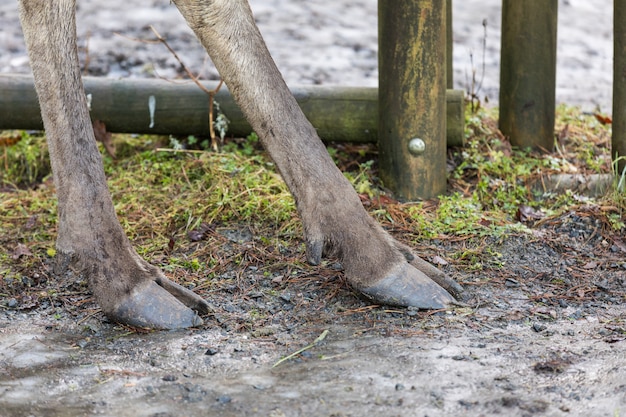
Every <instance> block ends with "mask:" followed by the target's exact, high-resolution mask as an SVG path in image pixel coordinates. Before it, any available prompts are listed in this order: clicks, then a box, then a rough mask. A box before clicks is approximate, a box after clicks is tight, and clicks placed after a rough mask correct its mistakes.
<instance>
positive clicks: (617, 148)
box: [611, 0, 626, 175]
mask: <svg viewBox="0 0 626 417" xmlns="http://www.w3.org/2000/svg"><path fill="white" fill-rule="evenodd" d="M613 13H614V18H613V33H614V35H613V42H614V45H613V137H612V139H611V157H612V158H614V159H615V158H618V157H622V158H626V0H615V1H614V3H613ZM624 167H626V161H625V160H620V162H619V165H618V170H619V172H618V174H620V175H621V173H622V170H623V169H624Z"/></svg>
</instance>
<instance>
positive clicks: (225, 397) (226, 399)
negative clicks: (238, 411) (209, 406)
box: [216, 395, 233, 404]
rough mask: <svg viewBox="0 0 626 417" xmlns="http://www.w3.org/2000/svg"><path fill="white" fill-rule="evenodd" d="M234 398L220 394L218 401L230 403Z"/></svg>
mask: <svg viewBox="0 0 626 417" xmlns="http://www.w3.org/2000/svg"><path fill="white" fill-rule="evenodd" d="M232 400H233V399H232V398H230V397H229V396H228V395H220V396H219V397H217V399H216V401H217V402H218V403H220V404H228V403H230V402H231V401H232Z"/></svg>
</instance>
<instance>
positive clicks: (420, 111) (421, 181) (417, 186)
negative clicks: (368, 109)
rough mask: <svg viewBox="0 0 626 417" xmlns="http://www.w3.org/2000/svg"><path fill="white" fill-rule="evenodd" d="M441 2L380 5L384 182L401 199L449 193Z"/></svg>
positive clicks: (401, 0) (388, 0) (393, 0)
mask: <svg viewBox="0 0 626 417" xmlns="http://www.w3.org/2000/svg"><path fill="white" fill-rule="evenodd" d="M445 19H446V16H445V2H443V1H440V0H379V2H378V22H379V23H378V24H379V37H378V39H379V48H378V49H379V53H378V57H379V74H380V75H379V106H380V107H379V117H380V118H379V125H378V127H379V129H378V132H379V137H378V141H379V149H380V168H381V178H382V179H383V181H384V183H385V185H386V186H387V187H389V188H390V189H392V190H393V191H394V192H395V193H396V195H397V196H398V197H399V198H401V199H406V200H415V199H420V198H431V197H434V196H436V195H438V194H441V193H443V192H445V190H446V140H445V132H446V117H445V111H446V107H445V105H446V101H445V100H446V94H445V92H446V67H445V56H446V55H445V54H446V25H445V21H446V20H445Z"/></svg>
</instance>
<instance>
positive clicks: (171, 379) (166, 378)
mask: <svg viewBox="0 0 626 417" xmlns="http://www.w3.org/2000/svg"><path fill="white" fill-rule="evenodd" d="M163 381H166V382H174V381H178V377H177V376H176V375H172V374H168V375H165V376H164V377H163Z"/></svg>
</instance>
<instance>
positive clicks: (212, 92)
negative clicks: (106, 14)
mask: <svg viewBox="0 0 626 417" xmlns="http://www.w3.org/2000/svg"><path fill="white" fill-rule="evenodd" d="M150 29H152V32H154V36H156V38H157V40H158V41H159V42H161V43H162V44H163V45H165V47H166V48H167V50H168V51H170V53H171V54H172V55H173V56H174V58H176V60H177V61H178V63H179V64H180V65H181V67H183V70H185V72H186V73H187V76H189V78H191V80H192V81H193V82H194V83H196V85H197V86H198V87H199V88H200V89H201V90H202V91H204V92H205V93H207V94H208V95H209V133H210V136H211V148H213V150H214V151H216V152H217V151H218V146H217V139H216V137H215V130H214V129H213V101H214V99H215V95H216V94H217V93H218V91H220V88H222V84H223V83H224V81H223V80H222V79H220V82H219V84H217V87H215V89H214V90H209V89H208V88H206V87H205V86H204V85H202V83H201V82H200V81H199V80H198V77H196V76H195V75H193V74H192V72H191V71H190V70H189V68H187V66H186V65H185V64H183V61H181V59H180V58H179V57H178V54H177V53H176V51H174V49H172V47H171V46H170V45H169V44H168V43H167V41H166V40H165V38H163V37H162V36H161V34H160V33H159V32H157V30H156V29H155V28H154V26H152V25H150Z"/></svg>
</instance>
